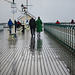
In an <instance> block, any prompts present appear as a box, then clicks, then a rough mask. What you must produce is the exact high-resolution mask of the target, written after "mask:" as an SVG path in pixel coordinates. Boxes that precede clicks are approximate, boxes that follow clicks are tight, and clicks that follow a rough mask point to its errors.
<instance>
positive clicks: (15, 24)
mask: <svg viewBox="0 0 75 75" xmlns="http://www.w3.org/2000/svg"><path fill="white" fill-rule="evenodd" d="M14 24H15V33H16V28H17V22H16V20H15V21H14Z"/></svg>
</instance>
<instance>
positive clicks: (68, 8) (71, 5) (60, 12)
mask: <svg viewBox="0 0 75 75" xmlns="http://www.w3.org/2000/svg"><path fill="white" fill-rule="evenodd" d="M8 1H12V0H8ZM15 2H16V5H17V8H18V9H19V10H21V4H22V3H23V4H25V3H26V1H25V0H15ZM28 3H29V4H30V5H33V6H30V7H29V8H28V11H29V12H30V13H31V14H32V15H34V16H35V17H38V16H40V17H41V19H42V21H43V22H56V20H59V21H60V22H67V21H71V19H74V20H75V0H28ZM20 15H21V12H19V11H17V13H15V19H16V20H17V17H19V16H20ZM9 18H11V19H12V20H13V14H12V13H11V4H10V3H8V2H6V1H5V0H0V23H1V22H7V21H8V19H9Z"/></svg>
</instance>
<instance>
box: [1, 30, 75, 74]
mask: <svg viewBox="0 0 75 75" xmlns="http://www.w3.org/2000/svg"><path fill="white" fill-rule="evenodd" d="M8 38H9V33H8V30H7V29H4V31H3V32H0V75H75V72H74V70H75V68H74V66H75V64H74V62H75V55H74V54H72V53H71V52H70V51H69V50H68V49H66V48H65V47H64V46H63V45H61V44H60V43H58V42H57V41H56V40H55V39H53V38H52V37H51V36H50V35H49V34H47V33H46V32H44V31H43V32H42V33H41V37H40V38H38V37H37V33H36V35H35V38H34V37H33V38H31V35H30V30H25V33H24V34H22V33H20V32H17V39H16V40H13V41H11V40H8Z"/></svg>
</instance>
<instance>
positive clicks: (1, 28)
mask: <svg viewBox="0 0 75 75" xmlns="http://www.w3.org/2000/svg"><path fill="white" fill-rule="evenodd" d="M3 26H4V25H3V24H2V23H0V31H3Z"/></svg>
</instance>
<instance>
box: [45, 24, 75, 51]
mask: <svg viewBox="0 0 75 75" xmlns="http://www.w3.org/2000/svg"><path fill="white" fill-rule="evenodd" d="M44 29H45V30H46V31H48V32H49V33H50V34H51V35H52V36H54V37H55V38H56V39H58V40H59V41H60V42H62V43H63V44H64V45H66V46H67V47H69V48H70V49H72V50H73V51H75V24H55V23H44Z"/></svg>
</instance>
